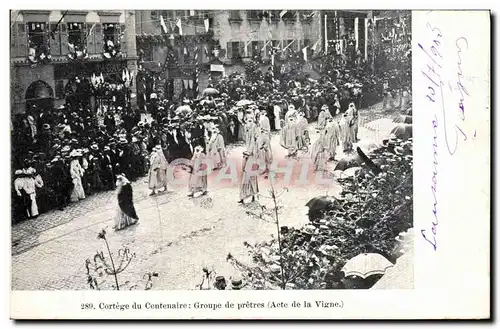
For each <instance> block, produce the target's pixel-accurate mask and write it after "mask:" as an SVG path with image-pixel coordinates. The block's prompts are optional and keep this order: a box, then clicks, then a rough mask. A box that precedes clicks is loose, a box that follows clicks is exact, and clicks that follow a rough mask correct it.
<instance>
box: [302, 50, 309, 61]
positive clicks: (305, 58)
mask: <svg viewBox="0 0 500 329" xmlns="http://www.w3.org/2000/svg"><path fill="white" fill-rule="evenodd" d="M307 47H309V46H306V47H305V48H303V49H302V54H303V55H304V61H306V62H307Z"/></svg>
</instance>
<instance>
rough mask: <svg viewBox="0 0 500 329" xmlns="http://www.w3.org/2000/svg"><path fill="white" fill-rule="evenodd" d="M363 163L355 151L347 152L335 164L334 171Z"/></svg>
mask: <svg viewBox="0 0 500 329" xmlns="http://www.w3.org/2000/svg"><path fill="white" fill-rule="evenodd" d="M362 163H363V160H362V159H361V157H360V156H359V155H358V154H357V153H354V152H353V153H349V154H348V155H346V156H345V157H343V158H342V159H340V161H339V163H337V165H336V166H335V169H334V171H337V170H342V171H344V170H346V169H349V168H352V167H359V166H361V164H362Z"/></svg>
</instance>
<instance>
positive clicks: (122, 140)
mask: <svg viewBox="0 0 500 329" xmlns="http://www.w3.org/2000/svg"><path fill="white" fill-rule="evenodd" d="M118 143H120V144H127V143H128V141H127V139H126V138H123V137H122V138H120V140H119V141H118Z"/></svg>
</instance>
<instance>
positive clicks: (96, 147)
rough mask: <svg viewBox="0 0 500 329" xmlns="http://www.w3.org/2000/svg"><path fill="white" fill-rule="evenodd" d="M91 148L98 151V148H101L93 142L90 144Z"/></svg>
mask: <svg viewBox="0 0 500 329" xmlns="http://www.w3.org/2000/svg"><path fill="white" fill-rule="evenodd" d="M90 149H92V150H94V151H97V150H99V146H97V144H92V145H90Z"/></svg>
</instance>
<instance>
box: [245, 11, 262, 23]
mask: <svg viewBox="0 0 500 329" xmlns="http://www.w3.org/2000/svg"><path fill="white" fill-rule="evenodd" d="M260 14H261V11H260V10H247V19H248V20H249V21H260V20H261V18H260Z"/></svg>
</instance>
